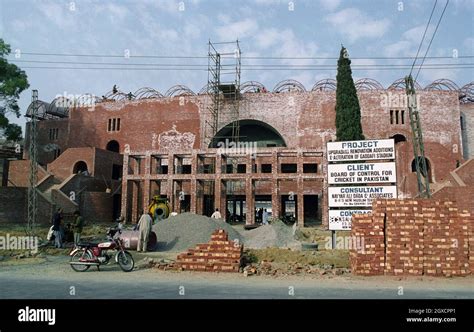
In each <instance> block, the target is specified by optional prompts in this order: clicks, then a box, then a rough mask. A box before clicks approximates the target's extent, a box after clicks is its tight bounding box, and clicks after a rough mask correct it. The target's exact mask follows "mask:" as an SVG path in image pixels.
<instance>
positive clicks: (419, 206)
mask: <svg viewBox="0 0 474 332" xmlns="http://www.w3.org/2000/svg"><path fill="white" fill-rule="evenodd" d="M372 209H373V213H372V214H369V215H355V216H353V219H352V230H351V236H355V237H358V239H359V241H361V243H363V246H362V248H358V249H356V248H353V249H351V250H350V261H351V266H352V270H353V273H354V274H359V275H381V274H387V275H433V276H454V275H457V276H462V275H468V274H471V273H472V271H474V264H473V263H474V258H473V256H474V235H473V234H474V218H473V217H472V215H471V214H470V213H468V212H465V211H464V212H463V211H460V210H458V206H457V204H455V203H453V202H451V201H442V200H433V199H431V200H385V201H376V202H375V203H374V205H373V207H372Z"/></svg>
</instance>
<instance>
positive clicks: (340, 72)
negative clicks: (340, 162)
mask: <svg viewBox="0 0 474 332" xmlns="http://www.w3.org/2000/svg"><path fill="white" fill-rule="evenodd" d="M336 80H337V88H336V137H337V140H338V141H356V140H363V139H365V138H364V134H363V132H362V124H361V117H360V105H359V99H358V98H357V91H356V88H355V85H354V80H353V79H352V70H351V60H350V59H349V56H348V54H347V50H346V48H345V47H344V46H342V48H341V53H340V55H339V60H338V61H337V76H336Z"/></svg>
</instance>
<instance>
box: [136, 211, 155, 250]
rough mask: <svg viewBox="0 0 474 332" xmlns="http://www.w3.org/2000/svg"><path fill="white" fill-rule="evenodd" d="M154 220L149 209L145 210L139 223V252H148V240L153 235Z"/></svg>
mask: <svg viewBox="0 0 474 332" xmlns="http://www.w3.org/2000/svg"><path fill="white" fill-rule="evenodd" d="M152 224H153V219H152V215H151V213H150V211H149V210H148V208H145V209H143V215H142V216H141V218H140V220H139V221H138V231H139V233H138V246H137V251H143V252H146V251H147V248H148V239H149V237H150V233H151V226H152Z"/></svg>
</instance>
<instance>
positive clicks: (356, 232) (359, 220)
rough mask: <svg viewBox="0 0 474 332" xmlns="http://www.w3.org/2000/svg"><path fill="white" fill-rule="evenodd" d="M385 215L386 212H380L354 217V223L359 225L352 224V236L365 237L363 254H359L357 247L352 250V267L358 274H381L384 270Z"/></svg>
mask: <svg viewBox="0 0 474 332" xmlns="http://www.w3.org/2000/svg"><path fill="white" fill-rule="evenodd" d="M384 217H385V214H384V213H378V212H374V213H373V214H372V215H367V214H361V215H354V216H353V217H352V223H353V224H354V223H355V224H357V227H354V226H352V233H351V236H356V237H357V238H358V239H363V242H361V244H362V245H363V248H362V250H361V252H363V254H359V253H358V251H357V250H356V249H355V248H354V250H353V251H351V252H350V261H351V266H352V269H354V268H355V269H356V271H357V273H358V274H362V275H379V274H383V272H384V265H385V257H384V252H385V243H384V232H383V228H384V224H383V223H384Z"/></svg>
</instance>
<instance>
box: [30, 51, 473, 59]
mask: <svg viewBox="0 0 474 332" xmlns="http://www.w3.org/2000/svg"><path fill="white" fill-rule="evenodd" d="M21 55H31V56H62V57H90V58H122V59H131V58H150V59H153V58H156V59H207V56H200V55H130V56H125V55H124V54H121V55H118V54H76V53H43V52H21ZM241 58H242V59H253V60H259V59H260V60H338V59H339V58H337V57H303V56H301V57H283V56H280V57H278V56H242V57H241ZM416 58H417V57H412V56H399V57H389V56H386V57H383V56H374V57H352V58H351V60H412V59H416ZM457 58H474V55H462V56H458V57H457ZM427 59H453V57H452V56H431V57H427Z"/></svg>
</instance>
